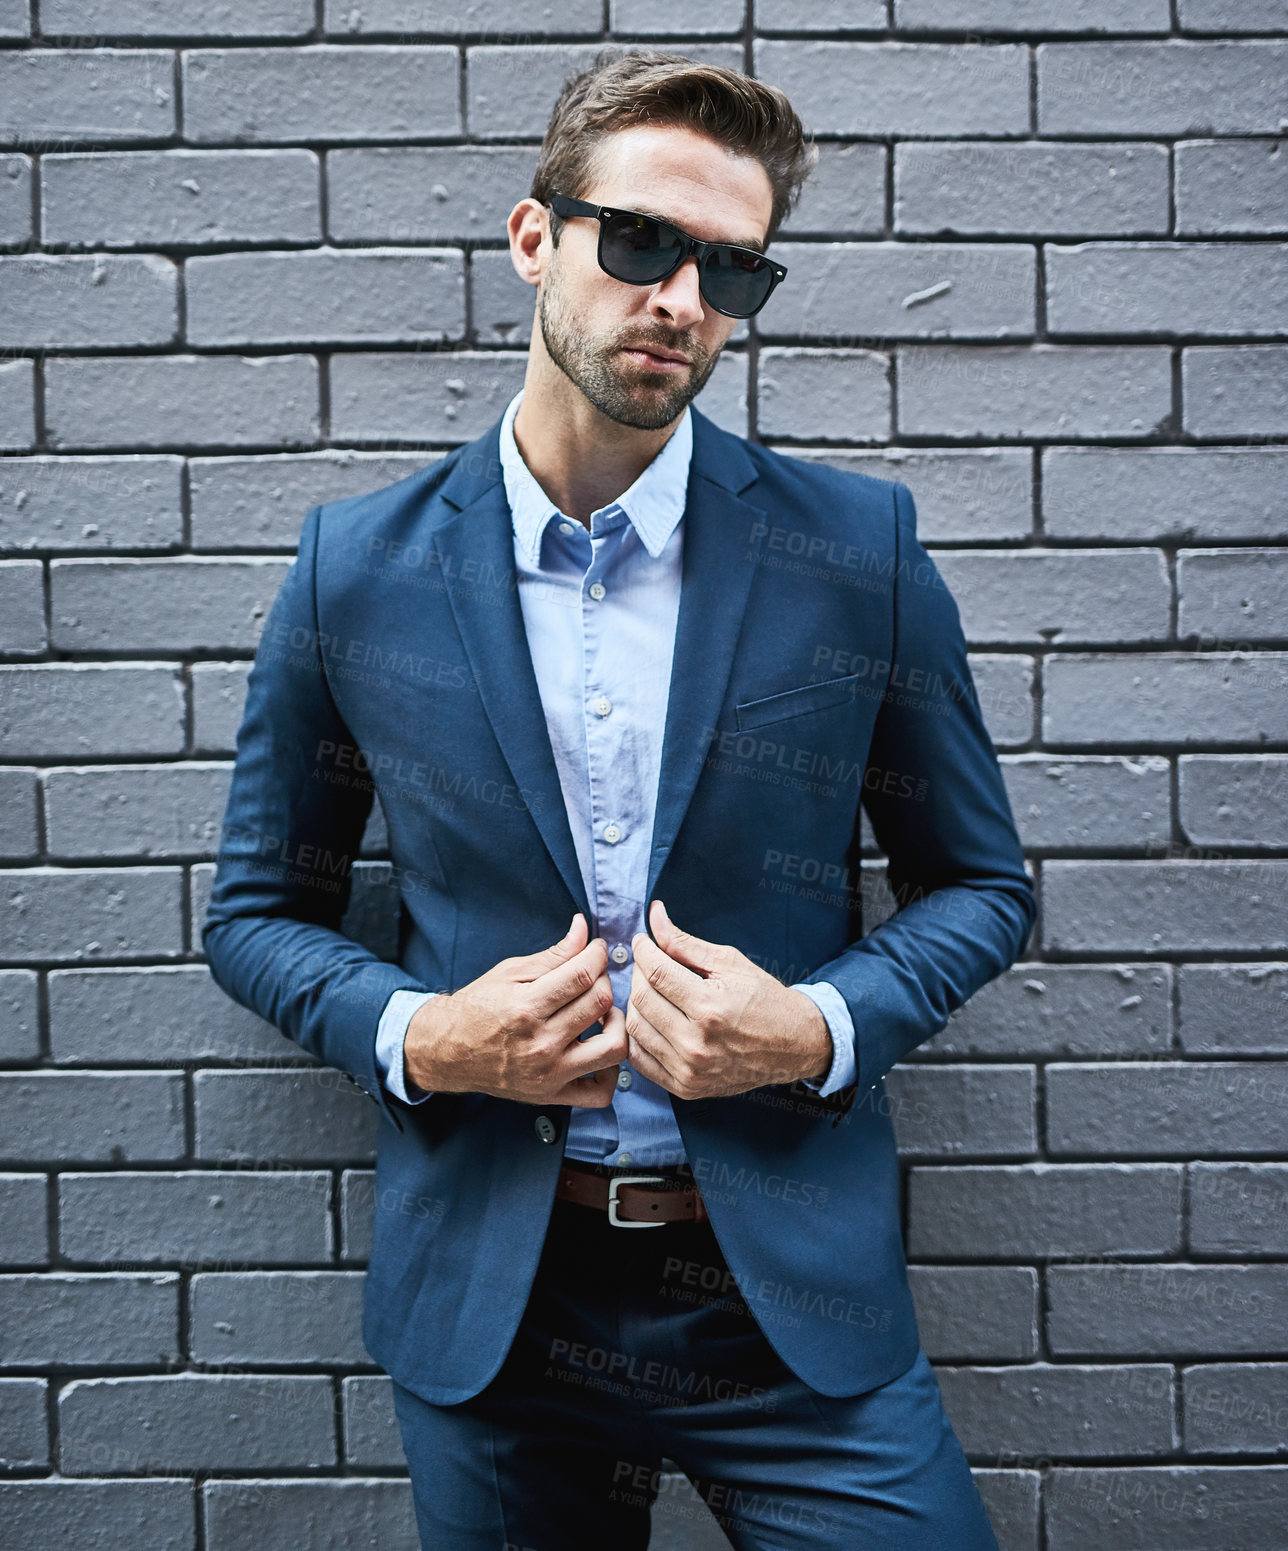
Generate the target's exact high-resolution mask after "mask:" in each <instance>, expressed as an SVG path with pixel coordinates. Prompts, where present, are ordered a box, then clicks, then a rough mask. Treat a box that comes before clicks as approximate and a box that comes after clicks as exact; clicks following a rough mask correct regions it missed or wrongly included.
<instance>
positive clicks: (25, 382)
mask: <svg viewBox="0 0 1288 1551" xmlns="http://www.w3.org/2000/svg"><path fill="white" fill-rule="evenodd" d="M35 444H36V400H35V373H34V369H33V367H32V363H31V362H30V361H0V449H4V450H5V451H6V452H7V451H10V450H12V451H15V452H21V451H24V450H25V449H26V448H28V447H34V446H35Z"/></svg>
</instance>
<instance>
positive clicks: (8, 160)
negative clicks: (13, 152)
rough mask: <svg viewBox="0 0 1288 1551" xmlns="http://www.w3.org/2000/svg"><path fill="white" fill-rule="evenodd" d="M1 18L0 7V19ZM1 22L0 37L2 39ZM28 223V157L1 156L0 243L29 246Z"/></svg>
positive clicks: (29, 173)
mask: <svg viewBox="0 0 1288 1551" xmlns="http://www.w3.org/2000/svg"><path fill="white" fill-rule="evenodd" d="M3 16H4V9H3V6H0V18H3ZM3 35H4V33H3V23H2V21H0V36H3ZM31 235H32V222H31V158H30V157H29V156H0V243H5V244H11V245H13V246H14V247H16V246H17V245H18V244H19V243H29V242H30V241H31Z"/></svg>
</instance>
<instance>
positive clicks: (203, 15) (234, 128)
mask: <svg viewBox="0 0 1288 1551" xmlns="http://www.w3.org/2000/svg"><path fill="white" fill-rule="evenodd" d="M698 9H700V11H701V14H698V13H697V12H698ZM682 10H683V8H679V7H675V6H673V5H669V4H665V3H662V0H564V3H562V4H560V5H558V6H552V5H550V4H548V3H546V0H493V3H491V4H488V5H483V4H479V3H475V0H458V3H457V4H455V5H454V6H450V7H441V6H440V7H435V6H429V5H425V4H423V3H422V0H365V3H363V4H361V5H357V4H351V3H349V0H254V3H252V0H200V3H199V0H172V3H170V4H167V5H166V6H164V7H159V6H157V5H155V4H151V3H148V0H41V4H40V5H39V6H38V7H37V6H35V5H34V4H29V3H28V0H0V1525H3V1529H2V1530H0V1540H2V1541H3V1544H4V1545H5V1547H6V1548H7V1551H47V1548H49V1547H52V1546H61V1545H86V1546H89V1545H93V1546H95V1547H99V1548H101V1551H118V1548H120V1551H124V1548H125V1547H127V1546H128V1547H133V1546H135V1545H137V1544H138V1543H139V1528H140V1526H142V1525H146V1539H147V1543H148V1545H149V1546H152V1547H156V1548H158V1551H243V1548H244V1547H247V1546H251V1545H254V1546H256V1547H259V1548H262V1551H313V1548H315V1547H316V1548H318V1551H321V1548H323V1547H334V1546H339V1545H346V1546H347V1545H355V1546H356V1545H378V1546H380V1547H381V1551H415V1546H416V1533H415V1522H414V1515H413V1511H412V1504H411V1497H410V1491H409V1488H408V1484H407V1480H406V1475H405V1461H404V1460H403V1457H402V1451H401V1445H400V1442H399V1438H398V1433H397V1428H396V1425H395V1421H394V1415H393V1409H392V1402H391V1397H390V1391H389V1384H388V1380H387V1377H386V1376H385V1375H384V1374H382V1373H381V1372H380V1371H379V1370H378V1369H376V1368H375V1367H374V1365H373V1364H372V1363H371V1361H370V1359H369V1357H368V1356H367V1354H366V1352H365V1351H364V1350H363V1347H362V1343H361V1338H360V1332H359V1324H360V1321H359V1307H360V1298H361V1287H362V1272H363V1269H364V1267H365V1264H366V1257H367V1255H368V1254H369V1251H370V1219H371V1203H372V1196H373V1191H374V1175H373V1172H372V1168H373V1164H374V1145H375V1133H376V1117H375V1115H374V1113H373V1112H372V1108H371V1106H370V1105H369V1104H368V1103H366V1102H365V1101H364V1099H363V1096H362V1095H361V1094H360V1093H359V1092H357V1091H356V1090H355V1089H354V1088H353V1087H352V1086H351V1085H350V1084H348V1083H346V1082H344V1081H343V1080H342V1079H341V1078H340V1077H339V1075H338V1074H337V1073H335V1072H333V1071H331V1070H330V1069H327V1068H322V1067H320V1066H318V1065H317V1063H315V1062H314V1061H312V1060H311V1058H309V1057H308V1056H307V1055H305V1054H304V1053H303V1052H302V1051H301V1050H300V1049H299V1047H297V1046H295V1045H294V1044H292V1043H291V1042H290V1041H288V1040H287V1039H285V1038H284V1037H283V1036H282V1035H281V1034H279V1033H278V1032H277V1031H276V1030H275V1029H273V1028H272V1027H270V1026H269V1025H267V1024H264V1023H263V1022H261V1021H260V1020H259V1019H257V1018H255V1017H254V1016H252V1015H250V1014H248V1013H246V1012H245V1011H244V1010H242V1009H240V1008H238V1007H236V1006H234V1005H233V1004H232V1003H230V1002H229V1001H228V999H227V998H226V997H225V996H224V995H223V994H222V993H221V992H220V991H219V990H218V989H217V988H216V987H215V986H214V984H213V982H212V981H211V979H210V976H209V974H208V972H207V970H206V967H205V965H204V962H203V959H202V955H201V951H200V923H201V919H202V916H203V914H204V909H205V902H206V898H207V895H208V890H209V886H210V880H211V874H212V871H213V859H214V856H215V853H216V849H217V841H218V829H219V824H220V819H221V815H222V809H223V803H224V800H225V796H226V791H227V783H228V778H229V773H230V770H231V765H232V760H233V757H234V752H235V736H236V731H237V727H238V723H239V720H240V715H241V707H242V702H243V697H244V693H245V683H246V673H247V670H248V668H249V665H250V660H251V658H252V657H253V654H254V650H255V646H256V642H257V640H258V635H259V631H260V629H261V627H262V622H263V620H264V617H265V615H266V613H267V610H268V606H269V604H270V603H271V602H272V599H273V597H274V595H275V593H276V590H277V588H278V587H279V586H280V584H281V580H282V577H283V575H284V574H285V569H286V567H287V566H288V565H289V562H290V560H291V557H292V554H293V552H294V549H295V545H296V543H297V540H298V534H299V528H300V524H301V522H302V521H303V518H304V515H305V513H306V512H307V511H308V509H309V508H310V507H311V506H312V505H314V504H316V503H318V502H321V501H326V500H334V499H340V498H343V497H346V496H349V495H354V494H358V493H360V492H362V491H366V490H371V489H375V488H377V487H379V486H382V485H386V484H389V483H391V482H393V481H394V480H396V479H399V478H402V477H404V476H405V475H407V474H409V473H411V472H413V471H415V470H418V469H420V468H423V467H425V466H426V465H428V464H430V463H432V462H433V461H435V460H436V459H438V458H440V457H442V456H443V455H444V454H446V453H447V452H449V451H450V450H451V449H452V448H453V447H455V446H457V445H459V444H460V443H461V442H462V441H465V440H468V439H470V438H472V437H474V436H475V435H477V434H478V433H479V432H480V431H482V430H483V429H484V428H485V427H486V426H487V425H488V424H489V423H490V422H491V421H492V420H494V419H495V418H496V417H497V416H498V415H499V414H500V412H501V410H502V409H503V408H504V406H505V403H506V402H507V400H508V399H509V398H510V396H511V395H512V394H513V393H514V392H515V391H516V389H517V388H518V387H519V386H520V384H521V382H522V376H523V367H524V351H525V347H526V344H527V341H528V339H529V337H530V328H531V316H532V308H533V293H532V292H531V291H530V290H529V289H528V288H527V287H526V286H524V285H523V284H522V283H521V282H520V281H519V280H518V279H517V277H516V276H515V274H514V273H513V270H512V267H511V265H510V261H509V256H508V252H507V245H506V240H505V230H504V223H505V219H506V217H507V215H508V213H509V211H510V209H511V208H512V207H513V205H514V204H515V203H516V202H517V201H518V200H519V199H520V198H522V197H523V196H524V195H525V194H526V193H527V188H528V179H529V177H530V173H531V169H532V167H533V164H534V162H535V155H536V148H537V145H538V143H539V140H540V137H541V134H542V131H543V129H544V125H545V121H546V117H547V114H548V112H549V108H550V105H551V102H552V100H553V97H554V95H555V93H556V91H557V90H558V87H559V85H560V84H561V81H562V79H563V77H564V76H565V74H566V73H567V72H569V71H571V70H573V69H575V68H580V67H582V66H583V65H585V64H587V63H589V62H590V60H591V58H592V57H593V55H594V53H595V51H596V50H597V49H598V48H599V47H601V46H602V44H603V43H604V42H605V41H610V40H613V41H618V40H621V41H627V42H635V43H639V44H643V45H648V46H657V47H663V48H668V49H672V50H675V51H678V52H683V53H687V54H690V55H692V56H694V57H696V58H701V59H708V60H713V61H718V62H720V63H724V64H728V65H732V66H734V67H737V68H742V69H746V70H749V71H751V72H752V73H755V74H757V75H759V76H760V77H762V78H763V79H765V80H767V81H769V82H771V83H773V84H774V85H777V86H780V87H782V88H783V89H784V90H785V91H787V92H788V94H789V95H790V96H791V98H792V100H793V102H794V104H795V106H796V107H797V109H798V111H799V112H800V113H801V115H802V117H803V119H804V121H805V124H806V127H807V129H808V130H810V131H812V132H813V133H814V134H815V135H816V136H818V137H820V138H819V149H820V161H819V165H818V168H817V170H816V172H815V173H814V175H813V178H812V180H811V182H810V184H809V185H808V186H807V188H806V190H805V192H804V194H803V197H802V199H801V201H800V204H799V206H798V207H797V208H796V209H795V210H794V211H793V212H792V213H791V214H790V215H789V217H788V219H787V221H786V222H785V223H784V226H783V228H782V230H781V233H780V234H779V237H778V239H777V241H776V243H775V245H774V250H773V251H774V252H775V253H776V255H777V256H778V257H780V258H781V260H782V262H784V263H786V264H788V265H789V266H790V269H791V276H790V279H789V282H788V283H787V284H786V285H784V286H783V287H782V288H781V289H780V290H779V291H778V292H777V293H776V295H775V296H774V298H773V300H772V301H771V302H770V304H769V305H768V307H767V308H766V309H765V310H764V312H763V313H762V314H761V315H760V316H759V317H757V318H756V319H754V320H753V321H752V322H751V323H750V324H744V325H740V326H739V327H738V328H737V330H736V331H735V333H734V335H733V338H732V340H731V342H730V344H729V346H728V347H727V349H726V351H725V353H724V358H723V359H722V361H721V363H720V364H719V366H718V369H717V371H716V372H715V373H714V374H713V376H712V379H711V381H710V383H709V385H708V386H707V388H706V389H705V390H704V393H703V394H702V396H701V398H700V399H699V401H698V402H699V407H700V408H701V409H702V410H704V411H705V412H706V413H708V414H709V415H711V416H712V418H714V419H715V420H717V421H718V422H719V423H720V424H722V425H724V426H726V427H727V428H728V429H730V430H733V431H735V432H738V433H739V434H742V435H749V436H751V437H753V438H756V439H759V440H760V441H762V442H764V443H766V444H768V445H770V446H773V447H776V448H778V449H780V450H782V451H784V452H786V453H788V454H790V455H792V456H796V457H800V458H803V459H808V460H812V461H823V462H827V463H830V464H833V465H835V466H836V467H838V468H843V469H851V470H859V471H862V472H865V473H869V474H874V475H876V476H877V477H878V478H884V479H897V480H902V481H903V482H905V483H906V484H907V485H908V486H909V487H910V488H911V489H912V491H913V493H914V495H915V497H916V500H917V507H918V518H919V532H920V534H921V536H922V538H923V540H924V541H925V542H926V543H927V545H928V547H929V548H930V550H931V552H932V553H933V554H934V556H935V558H936V561H937V563H938V565H939V567H940V569H941V571H942V574H943V576H944V578H945V580H946V581H947V582H948V584H949V585H950V587H951V588H952V590H953V593H954V595H955V596H956V598H957V600H958V603H959V605H960V608H961V613H962V618H963V623H964V626H965V630H966V634H967V638H968V644H969V646H970V648H971V665H972V669H973V670H974V673H975V677H976V685H977V688H978V690H979V693H980V700H981V705H982V707H983V710H984V714H985V719H986V722H987V724H988V726H989V730H990V732H991V734H992V736H993V739H994V742H995V744H996V745H997V748H998V750H999V755H1000V758H1001V763H1002V768H1003V772H1004V775H1005V779H1006V783H1007V788H1008V792H1009V794H1010V797H1011V802H1012V807H1013V810H1014V813H1015V818H1016V822H1017V825H1018V827H1019V829H1020V832H1021V836H1022V838H1023V840H1024V844H1025V848H1026V852H1027V855H1028V857H1029V859H1030V865H1031V869H1032V873H1033V877H1034V879H1035V882H1036V884H1037V887H1038V893H1039V899H1040V918H1039V922H1038V926H1037V928H1036V930H1035V932H1034V934H1033V937H1032V940H1031V941H1030V943H1029V944H1028V946H1027V948H1026V950H1025V955H1024V958H1023V960H1022V962H1020V963H1018V964H1016V965H1015V966H1014V967H1013V968H1012V969H1011V970H1009V971H1008V972H1007V973H1006V974H1004V975H1002V976H1001V977H999V978H998V980H996V981H995V982H993V983H991V984H990V985H988V986H987V987H985V988H983V989H982V990H981V991H980V992H979V993H978V994H977V995H976V996H975V997H974V998H973V999H972V1001H971V1002H970V1004H969V1005H968V1006H967V1007H965V1008H963V1009H961V1010H960V1011H959V1012H957V1013H956V1014H955V1015H954V1016H953V1017H952V1018H950V1019H949V1021H948V1024H947V1026H946V1027H945V1028H944V1030H943V1031H942V1032H941V1033H940V1034H939V1035H937V1036H936V1037H935V1038H934V1039H932V1040H931V1041H929V1042H928V1043H927V1044H926V1045H925V1046H923V1047H921V1048H920V1049H919V1050H917V1051H915V1052H914V1053H913V1055H912V1056H911V1057H910V1059H909V1060H907V1061H906V1062H905V1063H903V1064H902V1065H901V1066H900V1067H899V1068H898V1069H897V1070H896V1071H895V1072H894V1073H893V1074H892V1076H891V1078H890V1082H889V1085H888V1090H889V1096H890V1100H891V1102H892V1104H893V1105H894V1114H895V1124H896V1129H897V1134H898V1140H899V1144H900V1149H901V1153H902V1156H903V1160H904V1209H905V1237H906V1242H907V1246H908V1253H909V1260H910V1263H911V1280H912V1288H913V1294H914V1297H915V1299H916V1303H917V1308H918V1313H919V1319H920V1323H921V1330H922V1337H923V1342H924V1345H925V1347H926V1350H927V1352H928V1353H929V1355H930V1357H931V1359H932V1361H933V1362H934V1363H935V1364H936V1367H937V1370H938V1372H939V1375H940V1381H941V1387H942V1389H943V1394H944V1400H945V1405H946V1407H947V1409H948V1412H949V1414H950V1416H951V1417H952V1420H953V1423H954V1426H955V1427H956V1429H957V1431H958V1433H959V1436H960V1438H961V1440H962V1443H963V1445H964V1447H965V1448H966V1450H967V1452H968V1455H969V1457H970V1460H971V1464H972V1466H973V1467H974V1469H975V1471H976V1478H977V1481H978V1483H979V1486H980V1490H981V1492H982V1493H983V1495H984V1497H985V1500H986V1502H987V1504H988V1507H989V1510H990V1514H991V1516H992V1518H993V1522H994V1525H995V1527H996V1530H997V1534H998V1539H999V1543H1000V1545H1001V1546H1002V1547H1003V1551H1085V1548H1086V1547H1088V1546H1095V1547H1097V1548H1098V1551H1120V1548H1121V1551H1146V1548H1157V1547H1159V1546H1167V1547H1169V1548H1171V1551H1218V1548H1220V1551H1227V1548H1229V1551H1233V1548H1235V1547H1237V1548H1238V1551H1282V1547H1283V1545H1284V1543H1285V1540H1284V1525H1285V1524H1288V1334H1286V1332H1288V140H1285V138H1284V133H1285V128H1286V127H1288V89H1286V88H1285V82H1288V6H1285V4H1284V3H1283V0H1242V3H1234V0H1058V3H1057V0H810V3H807V0H710V3H708V4H707V5H706V6H704V7H701V8H688V10H689V12H691V13H692V14H683V15H682V14H681V12H682ZM448 13H450V14H448ZM864 841H865V844H864V849H863V857H864V863H865V868H864V875H865V878H868V879H870V881H871V884H872V889H871V898H872V900H873V903H874V905H876V907H877V909H876V911H875V916H876V917H878V918H879V915H880V913H881V911H882V910H887V909H890V908H893V906H892V904H890V903H889V902H888V901H887V902H885V903H883V902H882V881H881V872H882V863H883V858H882V857H881V854H880V852H879V851H878V850H877V848H876V847H875V845H874V844H873V843H872V836H871V833H870V831H868V830H867V828H866V826H865V831H864ZM392 903H393V895H392V890H391V889H390V887H389V867H388V853H387V844H386V837H385V832H384V827H383V823H382V820H381V816H380V813H379V809H378V808H377V810H376V812H375V813H374V814H373V817H372V822H371V825H370V827H369V829H368V832H367V835H366V837H365V839H364V841H363V845H362V848H361V854H360V857H359V859H358V861H357V863H356V866H355V888H354V895H353V904H352V906H351V908H350V913H349V917H348V918H347V921H346V929H347V930H349V931H350V932H351V934H352V935H354V936H357V937H360V938H361V939H362V940H363V941H365V942H367V943H369V945H371V946H372V947H373V948H375V950H376V951H377V952H381V953H384V954H386V955H389V956H392V954H393V952H394V941H395V937H394V922H393V916H392V912H391V908H390V907H391V904H392ZM682 1486H683V1483H676V1485H675V1490H672V1491H670V1492H663V1493H662V1494H660V1503H661V1505H662V1506H661V1507H659V1509H658V1510H657V1512H656V1514H655V1531H654V1538H653V1544H654V1545H656V1546H658V1547H660V1548H662V1551H701V1548H703V1547H712V1546H716V1545H718V1544H720V1543H722V1542H721V1539H720V1537H719V1535H718V1532H717V1531H716V1530H715V1527H714V1525H706V1526H704V1525H702V1524H701V1522H700V1520H699V1519H698V1518H697V1517H696V1516H695V1515H694V1514H693V1513H692V1512H691V1511H690V1505H689V1503H688V1501H687V1499H685V1500H684V1501H683V1502H682V1503H681V1500H680V1488H681V1487H682ZM668 1504H669V1506H670V1509H671V1511H670V1512H669V1513H668V1512H667V1511H666V1509H667V1506H668ZM677 1505H679V1506H682V1507H683V1508H684V1511H683V1512H680V1511H678V1508H677Z"/></svg>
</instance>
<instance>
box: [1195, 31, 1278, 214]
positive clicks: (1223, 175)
mask: <svg viewBox="0 0 1288 1551" xmlns="http://www.w3.org/2000/svg"><path fill="white" fill-rule="evenodd" d="M1285 17H1286V18H1288V10H1286V11H1285ZM1285 25H1288V21H1286V22H1285ZM1175 156H1176V230H1177V233H1178V234H1179V235H1180V236H1182V237H1190V236H1213V237H1222V236H1226V235H1231V234H1236V235H1237V234H1239V233H1243V232H1265V233H1271V232H1282V231H1284V230H1286V229H1288V155H1286V154H1285V152H1284V145H1283V141H1282V140H1182V141H1181V142H1180V143H1179V144H1178V145H1177V147H1176V152H1175Z"/></svg>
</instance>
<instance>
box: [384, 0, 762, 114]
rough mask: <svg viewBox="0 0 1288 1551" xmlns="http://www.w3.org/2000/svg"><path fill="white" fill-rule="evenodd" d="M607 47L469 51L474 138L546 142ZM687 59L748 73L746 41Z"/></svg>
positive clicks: (691, 51)
mask: <svg viewBox="0 0 1288 1551" xmlns="http://www.w3.org/2000/svg"><path fill="white" fill-rule="evenodd" d="M488 30H489V35H495V26H494V24H492V23H489V29H488ZM561 30H562V29H561ZM602 47H603V44H602V43H601V42H595V43H581V44H578V43H552V44H522V45H507V44H502V45H498V46H485V47H480V48H468V49H466V51H465V90H466V97H467V106H466V117H467V122H468V125H469V135H470V138H471V139H474V140H497V139H504V140H511V139H534V140H540V139H541V137H542V135H544V133H545V129H546V121H547V119H548V118H549V115H550V105H551V104H552V103H553V102H554V100H555V98H556V97H557V96H558V94H559V91H560V89H561V87H562V86H563V83H564V81H565V80H566V78H567V77H568V76H569V75H573V74H576V73H577V72H579V71H581V70H585V69H587V68H588V67H589V66H590V64H591V62H592V61H593V60H594V58H595V55H596V54H597V53H598V52H599V50H600V49H601V48H602ZM684 54H685V57H686V58H688V59H696V60H698V61H700V62H704V63H712V64H721V65H725V66H726V67H727V68H730V69H733V70H742V69H743V68H744V63H745V61H744V56H743V48H742V44H741V42H738V43H687V44H685V46H684ZM385 138H387V137H385Z"/></svg>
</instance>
